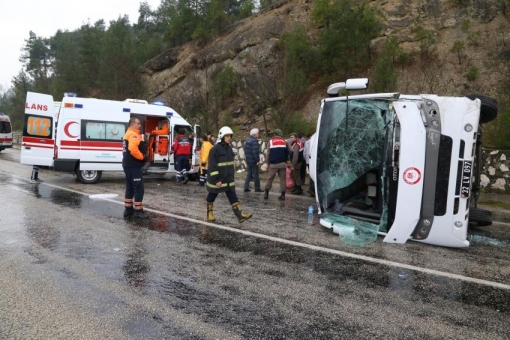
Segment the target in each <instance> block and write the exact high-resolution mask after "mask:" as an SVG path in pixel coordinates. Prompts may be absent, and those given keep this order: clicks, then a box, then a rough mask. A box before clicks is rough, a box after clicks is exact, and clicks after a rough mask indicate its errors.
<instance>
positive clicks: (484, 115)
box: [466, 94, 498, 124]
mask: <svg viewBox="0 0 510 340" xmlns="http://www.w3.org/2000/svg"><path fill="white" fill-rule="evenodd" d="M466 97H467V98H469V99H480V101H481V102H482V106H481V108H480V123H482V124H485V123H489V122H492V121H493V120H494V119H496V117H497V115H498V102H497V101H496V99H493V98H491V97H488V96H484V95H483V94H467V95H466Z"/></svg>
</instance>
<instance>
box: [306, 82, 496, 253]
mask: <svg viewBox="0 0 510 340" xmlns="http://www.w3.org/2000/svg"><path fill="white" fill-rule="evenodd" d="M367 87H368V79H365V78H362V79H349V80H348V81H347V82H345V83H336V84H333V85H331V86H330V87H329V89H328V94H330V95H332V96H333V97H332V98H326V99H323V100H322V104H321V110H320V114H319V119H318V124H317V132H316V134H315V137H314V139H313V141H312V146H311V160H310V172H311V174H310V175H311V177H312V179H313V180H314V181H315V192H316V200H317V203H318V206H319V213H320V214H321V221H320V223H321V225H323V226H325V227H328V228H332V229H333V230H334V231H335V232H336V233H340V234H342V229H343V228H345V227H346V226H349V227H350V228H351V233H352V232H354V233H359V232H360V231H359V230H357V229H356V227H354V229H353V226H356V225H360V223H361V226H369V227H370V226H373V227H374V228H375V230H376V233H378V234H379V235H383V236H384V242H390V243H405V242H406V241H407V240H408V239H411V240H414V241H419V242H424V243H429V244H434V245H441V246H448V247H467V246H469V241H468V239H467V230H468V225H469V223H477V224H479V225H482V226H483V225H490V224H491V223H492V219H493V218H492V215H491V213H490V212H489V211H486V210H483V209H479V208H477V200H478V194H479V189H480V186H479V182H480V168H481V166H480V160H481V159H480V156H481V144H482V123H488V122H490V121H492V120H493V119H495V118H496V116H497V103H496V101H495V100H494V99H492V98H489V97H487V96H484V95H468V96H464V97H442V96H437V95H402V94H400V93H380V94H363V95H353V96H342V97H340V96H338V93H339V91H340V90H360V89H366V88H367ZM351 236H352V235H351Z"/></svg>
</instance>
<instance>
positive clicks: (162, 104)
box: [151, 100, 165, 106]
mask: <svg viewBox="0 0 510 340" xmlns="http://www.w3.org/2000/svg"><path fill="white" fill-rule="evenodd" d="M151 104H153V105H159V106H164V105H165V102H164V101H162V100H155V101H153V102H152V103H151Z"/></svg>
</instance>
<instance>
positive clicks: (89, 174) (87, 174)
mask: <svg viewBox="0 0 510 340" xmlns="http://www.w3.org/2000/svg"><path fill="white" fill-rule="evenodd" d="M81 175H82V177H83V179H85V180H87V181H92V180H94V179H95V178H96V177H97V171H95V170H84V171H82V172H81Z"/></svg>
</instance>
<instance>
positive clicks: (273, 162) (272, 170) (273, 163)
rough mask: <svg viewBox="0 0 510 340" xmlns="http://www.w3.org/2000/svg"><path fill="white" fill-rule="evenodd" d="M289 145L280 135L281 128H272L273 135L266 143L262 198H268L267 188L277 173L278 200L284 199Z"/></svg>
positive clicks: (269, 188)
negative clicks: (265, 173)
mask: <svg viewBox="0 0 510 340" xmlns="http://www.w3.org/2000/svg"><path fill="white" fill-rule="evenodd" d="M288 148H289V146H288V145H287V143H286V142H285V139H283V137H282V130H280V129H276V130H274V137H273V138H271V140H270V141H269V143H268V144H267V151H266V163H267V169H268V175H267V181H266V186H265V190H264V199H266V200H267V199H268V198H269V190H271V187H272V186H273V180H274V178H275V176H276V174H278V177H279V178H280V197H278V199H279V200H282V201H284V200H285V190H286V189H287V188H286V186H285V184H286V183H285V172H286V170H287V160H288V158H289V149H288Z"/></svg>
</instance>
